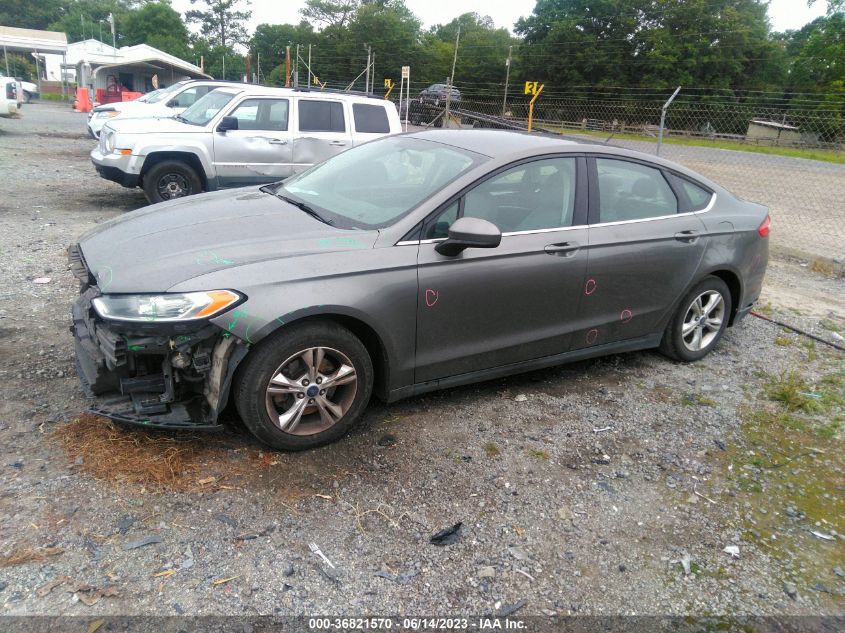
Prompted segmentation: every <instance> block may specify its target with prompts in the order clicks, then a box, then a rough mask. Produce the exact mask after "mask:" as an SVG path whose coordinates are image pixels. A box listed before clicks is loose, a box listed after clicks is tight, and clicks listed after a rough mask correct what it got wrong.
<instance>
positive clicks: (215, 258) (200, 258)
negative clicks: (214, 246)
mask: <svg viewBox="0 0 845 633" xmlns="http://www.w3.org/2000/svg"><path fill="white" fill-rule="evenodd" d="M234 263H235V262H234V261H233V260H231V259H223V258H221V257H220V256H219V255H218V254H217V253H215V252H214V251H203V252H202V253H200V254H199V255H197V265H198V266H205V265H206V264H217V265H218V266H231V265H232V264H234Z"/></svg>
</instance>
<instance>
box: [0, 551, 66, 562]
mask: <svg viewBox="0 0 845 633" xmlns="http://www.w3.org/2000/svg"><path fill="white" fill-rule="evenodd" d="M62 553H64V550H63V549H62V548H61V547H38V548H34V547H26V548H23V549H18V550H13V551H12V552H10V553H8V554H6V555H5V556H0V567H12V566H14V565H23V564H25V563H32V562H34V561H39V560H44V559H46V558H50V557H51V556H58V555H59V554H62Z"/></svg>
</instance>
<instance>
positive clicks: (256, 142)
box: [91, 86, 402, 202]
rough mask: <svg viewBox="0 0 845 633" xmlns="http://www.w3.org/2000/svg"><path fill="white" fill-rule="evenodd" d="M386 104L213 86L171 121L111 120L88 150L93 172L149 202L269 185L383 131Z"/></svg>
mask: <svg viewBox="0 0 845 633" xmlns="http://www.w3.org/2000/svg"><path fill="white" fill-rule="evenodd" d="M401 131H402V129H401V126H400V123H399V115H398V114H397V112H396V106H395V105H393V103H392V102H390V101H385V100H384V99H377V98H373V97H361V96H354V95H350V94H346V93H333V92H322V91H321V92H306V91H296V90H291V89H284V88H264V87H261V86H250V87H249V88H243V87H232V88H218V89H217V90H214V91H213V92H210V93H209V94H207V95H206V96H205V97H203V98H202V99H200V100H199V101H197V102H196V103H195V104H194V105H193V106H191V107H190V108H188V109H187V110H185V111H184V112H183V113H182V114H181V115H178V116H176V117H174V118H170V119H123V118H120V119H116V120H113V121H110V122H109V123H108V124H107V125H106V126H105V127H104V128H103V131H102V133H101V134H100V144H99V146H98V147H96V148H95V149H94V150H93V151H92V152H91V160H92V161H93V162H94V166H95V167H96V169H97V172H98V173H99V174H100V175H101V176H102V177H103V178H107V179H108V180H113V181H115V182H118V183H120V184H122V185H123V186H124V187H142V188H143V189H144V193H145V194H146V196H147V199H148V200H149V201H150V202H161V201H163V200H170V199H172V198H180V197H182V196H188V195H192V194H195V193H200V192H201V191H213V190H215V189H222V188H226V187H242V186H244V185H250V184H261V183H268V182H274V181H277V180H279V179H282V178H286V177H288V176H290V175H292V174H294V173H297V172H299V171H302V170H304V169H307V168H308V167H310V166H311V165H312V164H314V163H319V162H320V161H322V160H325V159H326V158H328V157H330V156H332V155H334V154H337V153H339V152H342V151H343V150H345V149H348V148H350V147H352V146H354V145H360V144H361V143H363V142H365V141H370V140H373V139H375V138H378V137H380V136H384V135H385V134H398V133H399V132H401Z"/></svg>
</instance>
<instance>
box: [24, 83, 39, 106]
mask: <svg viewBox="0 0 845 633" xmlns="http://www.w3.org/2000/svg"><path fill="white" fill-rule="evenodd" d="M21 93H22V95H23V102H24V103H29V102H30V101H32V100H33V99H38V97H40V96H41V93H40V92H39V91H38V84H34V83H32V82H29V81H21Z"/></svg>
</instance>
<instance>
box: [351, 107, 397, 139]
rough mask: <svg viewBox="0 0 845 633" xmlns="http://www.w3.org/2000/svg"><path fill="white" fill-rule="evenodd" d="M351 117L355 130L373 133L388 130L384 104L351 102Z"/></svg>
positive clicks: (384, 132)
mask: <svg viewBox="0 0 845 633" xmlns="http://www.w3.org/2000/svg"><path fill="white" fill-rule="evenodd" d="M352 117H353V118H354V119H355V131H356V132H364V133H374V134H387V133H388V132H390V123H389V122H388V121H387V111H386V110H385V109H384V106H381V105H370V104H367V103H353V104H352Z"/></svg>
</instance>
